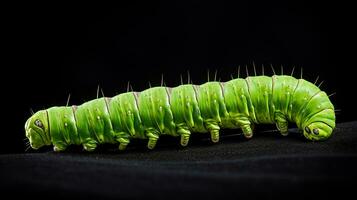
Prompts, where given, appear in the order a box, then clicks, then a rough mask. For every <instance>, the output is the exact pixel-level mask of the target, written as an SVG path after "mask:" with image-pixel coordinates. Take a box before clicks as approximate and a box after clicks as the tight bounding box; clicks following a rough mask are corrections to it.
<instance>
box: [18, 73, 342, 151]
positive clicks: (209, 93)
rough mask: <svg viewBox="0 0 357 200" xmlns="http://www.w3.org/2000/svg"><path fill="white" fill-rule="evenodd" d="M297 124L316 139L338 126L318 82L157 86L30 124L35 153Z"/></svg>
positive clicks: (50, 113)
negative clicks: (48, 148) (50, 147)
mask: <svg viewBox="0 0 357 200" xmlns="http://www.w3.org/2000/svg"><path fill="white" fill-rule="evenodd" d="M288 122H293V123H296V125H297V127H298V128H299V129H300V130H302V132H303V135H304V136H305V137H306V138H307V139H309V140H314V141H317V140H324V139H327V138H329V137H330V136H331V134H332V132H333V130H334V128H335V110H334V106H333V104H332V103H331V101H330V99H329V96H328V95H327V94H326V93H325V92H324V91H321V90H320V89H319V87H318V86H316V85H315V84H313V83H311V82H308V81H306V80H304V79H302V78H300V79H296V78H294V77H293V76H292V75H291V76H289V75H275V72H274V75H273V76H271V77H269V76H264V72H263V75H261V76H247V77H246V78H244V79H243V78H239V77H238V78H236V79H232V80H230V81H227V82H218V81H208V82H207V83H204V84H202V85H193V84H182V85H179V86H177V87H163V86H161V87H152V88H149V89H146V90H144V91H142V92H134V91H131V92H126V93H122V94H119V95H117V96H114V97H112V98H109V97H103V98H97V99H94V100H92V101H88V102H85V103H83V104H82V105H79V106H61V107H51V108H49V109H46V110H40V111H38V112H36V113H35V114H33V115H32V116H31V117H30V118H29V119H28V120H27V121H26V124H25V131H26V137H27V138H28V140H29V143H30V146H31V147H32V148H33V149H38V148H40V147H42V146H44V145H53V146H54V151H63V150H65V149H66V147H68V146H69V145H72V144H74V145H83V148H84V149H85V150H87V151H93V150H95V149H96V147H97V145H98V144H102V143H112V144H114V143H119V149H120V150H124V149H125V148H126V147H127V145H128V144H129V143H130V140H131V139H132V138H139V139H147V140H148V143H147V147H148V148H149V149H153V148H154V147H155V145H156V143H157V141H158V139H159V137H160V135H163V134H167V135H171V136H177V137H180V143H181V145H182V146H186V145H187V144H188V141H189V139H190V135H191V133H193V132H198V133H210V136H211V140H212V142H214V143H216V142H218V141H219V131H220V129H221V128H228V129H236V128H240V129H242V131H243V135H244V136H245V137H246V138H251V137H252V136H253V129H252V125H253V124H276V127H277V129H278V130H279V131H280V133H281V134H282V135H287V134H288Z"/></svg>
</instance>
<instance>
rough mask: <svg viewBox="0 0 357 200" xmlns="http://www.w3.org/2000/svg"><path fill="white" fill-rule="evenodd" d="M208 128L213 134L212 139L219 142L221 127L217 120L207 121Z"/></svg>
mask: <svg viewBox="0 0 357 200" xmlns="http://www.w3.org/2000/svg"><path fill="white" fill-rule="evenodd" d="M206 128H207V129H208V131H209V132H210V134H211V141H212V142H214V143H217V142H218V141H219V130H220V127H219V126H218V124H217V122H216V121H207V122H206Z"/></svg>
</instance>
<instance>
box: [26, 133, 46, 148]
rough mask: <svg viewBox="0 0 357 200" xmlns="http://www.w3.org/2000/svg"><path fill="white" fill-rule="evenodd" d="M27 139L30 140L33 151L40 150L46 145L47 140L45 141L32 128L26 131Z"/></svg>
mask: <svg viewBox="0 0 357 200" xmlns="http://www.w3.org/2000/svg"><path fill="white" fill-rule="evenodd" d="M26 137H27V138H28V139H29V141H30V146H31V148H33V149H39V148H40V147H42V146H44V145H45V140H43V138H42V136H41V134H40V133H38V132H37V131H36V130H34V129H32V128H29V129H27V130H26Z"/></svg>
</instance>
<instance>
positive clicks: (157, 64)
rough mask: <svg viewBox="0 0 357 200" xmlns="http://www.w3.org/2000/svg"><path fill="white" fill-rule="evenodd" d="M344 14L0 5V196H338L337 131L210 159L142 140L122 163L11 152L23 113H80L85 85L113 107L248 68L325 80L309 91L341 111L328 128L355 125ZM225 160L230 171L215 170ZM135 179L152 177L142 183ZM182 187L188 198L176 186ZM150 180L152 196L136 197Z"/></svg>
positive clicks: (257, 6) (349, 166) (153, 5)
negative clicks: (323, 138)
mask: <svg viewBox="0 0 357 200" xmlns="http://www.w3.org/2000/svg"><path fill="white" fill-rule="evenodd" d="M350 8H354V7H351V6H349V5H343V4H342V3H339V4H336V2H334V3H329V2H323V3H319V2H315V3H312V2H310V1H306V2H304V1H296V2H294V1H286V2H271V1H266V2H265V1H262V2H259V1H248V2H245V1H234V2H224V1H217V2H216V1H195V0H192V1H187V2H186V1H145V2H139V1H129V2H125V3H117V4H116V5H109V4H108V5H104V4H101V5H98V4H89V3H83V4H76V5H74V4H73V3H71V4H60V3H50V4H48V3H47V4H46V3H38V4H34V3H30V4H23V3H19V4H17V5H11V6H9V7H7V6H4V7H3V9H4V12H3V14H4V17H3V24H2V31H3V33H5V34H4V35H5V36H3V41H4V44H3V46H2V47H3V49H4V54H3V57H4V61H7V62H5V63H4V64H3V65H2V68H1V69H2V71H1V80H0V81H1V85H2V100H4V102H5V103H4V104H3V107H2V110H3V111H5V113H6V115H4V121H2V122H3V123H2V125H1V127H2V131H1V139H2V141H1V145H0V148H1V152H2V153H7V155H3V156H2V157H1V160H0V161H1V162H2V164H3V165H4V167H3V168H2V170H0V172H2V173H3V174H2V175H3V178H0V179H2V180H3V181H2V182H1V181H0V185H1V186H2V187H5V189H10V190H9V191H8V192H9V193H11V194H17V191H18V190H21V191H24V190H25V191H27V192H33V193H32V195H33V196H36V197H37V195H39V194H43V191H45V192H46V191H47V192H48V195H49V197H51V198H52V197H53V195H54V194H55V195H59V193H61V194H62V195H63V196H64V197H67V196H66V193H64V192H68V196H71V195H73V194H77V195H79V196H81V195H82V194H83V193H84V192H83V191H86V190H88V188H96V189H104V190H103V191H104V192H103V191H102V193H106V195H107V196H110V197H118V196H117V193H120V192H121V191H119V190H114V189H113V190H112V188H115V186H113V184H119V185H120V186H122V187H124V188H127V194H128V195H129V196H126V197H128V198H129V197H130V195H131V197H132V196H134V197H144V196H145V195H146V194H144V193H140V192H138V193H136V191H135V190H133V188H132V187H131V184H133V185H135V184H138V185H139V186H140V187H143V188H144V189H145V188H146V190H151V189H153V190H156V191H158V188H157V187H161V186H163V188H164V189H166V190H165V192H163V193H164V194H165V195H166V196H161V197H168V198H172V197H173V196H175V194H178V193H179V194H178V196H176V198H180V197H182V196H184V197H185V195H190V194H187V193H184V191H181V192H180V190H172V192H176V193H171V189H172V188H170V184H171V183H172V182H174V183H175V184H176V185H173V186H175V187H176V186H177V187H179V188H180V189H182V190H185V189H187V190H189V191H195V190H196V189H197V190H199V191H201V193H200V192H198V193H196V195H198V196H199V195H200V194H203V193H204V194H206V196H207V197H209V196H210V194H211V193H205V187H206V186H207V188H208V189H207V190H209V191H215V192H217V193H215V194H216V196H218V197H219V196H220V195H221V193H219V192H218V190H215V188H216V187H219V188H220V189H222V191H221V192H223V193H224V192H225V191H224V188H226V190H227V191H231V192H233V193H234V194H235V193H237V194H240V193H241V190H235V187H234V184H237V183H239V184H240V185H239V186H241V187H243V188H246V189H247V190H246V193H244V194H246V195H247V196H248V197H249V196H250V195H251V194H252V195H253V193H254V194H255V196H257V194H258V193H255V191H257V192H259V191H263V193H262V194H261V196H265V195H266V194H272V193H274V194H275V191H279V190H280V188H282V189H281V192H284V191H285V192H286V193H287V194H288V195H287V196H288V197H289V198H290V197H291V196H290V195H289V193H290V192H293V193H294V194H296V195H297V196H295V197H297V198H299V197H300V196H302V197H308V196H309V194H308V193H305V191H309V192H311V191H312V192H315V187H316V188H317V190H319V191H320V189H323V190H327V191H330V192H335V194H337V195H339V194H340V192H339V191H338V190H337V189H336V188H338V189H340V190H341V191H344V190H346V188H345V186H347V185H348V184H347V182H348V181H351V180H353V179H354V178H355V177H356V173H355V170H354V169H355V168H354V166H355V165H356V163H355V161H356V154H355V152H356V137H355V130H356V125H355V123H347V124H344V125H343V126H342V125H341V128H339V129H338V130H337V131H336V132H338V133H344V134H338V135H337V136H336V137H334V138H335V139H333V140H329V141H327V142H326V143H319V145H317V144H313V143H308V142H306V141H305V140H302V139H301V138H300V137H294V136H292V137H288V138H285V139H283V138H280V137H279V136H276V135H274V134H273V135H267V136H261V137H256V138H253V140H251V141H249V142H245V140H242V138H235V139H234V138H233V139H231V138H230V137H228V138H222V141H223V143H224V145H212V146H211V145H209V144H210V143H209V142H208V139H207V138H206V140H203V142H202V141H201V140H199V139H202V138H196V139H197V140H195V139H193V142H192V147H190V148H189V149H181V148H179V147H178V146H177V145H176V146H175V145H173V143H175V144H176V143H177V140H174V139H172V140H167V142H168V143H167V145H166V143H165V142H162V143H160V145H162V146H160V145H159V149H155V151H154V152H152V153H150V152H148V151H147V150H145V145H146V141H140V142H141V143H140V142H139V144H137V147H138V149H136V148H135V147H136V146H135V145H134V147H130V148H131V149H130V150H128V152H126V153H127V155H128V156H125V155H126V154H120V153H118V152H112V151H109V152H107V151H104V153H103V151H99V152H95V153H94V154H85V153H84V152H81V151H80V150H79V151H75V152H74V153H72V152H68V153H64V154H60V155H56V154H54V153H52V152H51V150H50V149H45V150H43V151H31V150H29V151H28V152H26V153H25V154H14V153H23V152H24V151H25V142H26V141H24V140H23V139H24V138H25V132H24V124H25V121H26V120H27V118H28V117H30V116H31V114H30V108H32V109H33V110H34V111H38V110H40V109H45V108H48V107H51V106H58V105H62V106H63V105H65V104H66V101H67V97H68V94H69V93H70V94H71V99H70V104H76V105H79V104H82V103H83V102H85V101H88V100H91V99H94V98H96V93H97V86H98V85H100V87H101V88H103V91H104V93H105V95H106V96H114V95H116V94H119V93H122V92H125V91H126V87H127V83H128V81H130V83H131V85H132V87H133V89H134V90H135V91H142V90H144V89H147V88H148V87H149V82H150V83H151V85H152V86H158V85H160V82H161V74H163V75H164V80H165V83H166V85H167V86H171V87H173V86H177V85H179V84H180V74H182V75H183V80H184V81H187V75H186V74H187V71H189V72H190V75H191V79H192V80H193V83H194V84H201V83H204V82H206V81H207V71H208V70H209V71H210V73H211V78H213V76H214V75H213V74H214V72H215V71H216V70H217V74H218V77H219V78H220V79H221V81H227V80H230V75H231V74H236V72H237V67H238V66H239V65H240V66H241V67H242V68H243V69H244V67H245V65H247V66H248V69H249V74H250V75H254V72H253V68H252V63H253V62H254V63H255V65H256V66H257V71H258V73H260V70H261V65H262V64H264V66H265V71H266V74H268V75H272V72H271V70H270V67H269V65H270V64H273V65H274V66H275V70H276V72H277V73H280V66H281V65H282V66H283V67H284V72H285V73H290V72H291V70H292V67H293V66H295V76H296V77H299V76H300V73H299V71H300V69H301V68H303V71H304V73H303V74H304V75H303V77H304V78H305V79H307V80H309V81H312V82H313V81H314V80H315V79H316V77H317V76H319V77H320V81H321V80H324V83H323V85H322V87H321V88H322V90H325V91H326V92H327V93H328V94H331V93H334V92H336V95H334V96H332V97H331V100H332V102H333V103H334V105H335V107H336V109H340V110H341V112H339V114H338V115H337V122H338V123H341V122H346V121H353V120H356V119H357V118H356V116H355V115H354V112H355V110H356V109H355V106H354V103H355V101H354V97H353V95H354V93H355V85H356V84H355V74H354V63H353V62H350V61H351V60H353V59H354V50H353V49H348V48H347V47H348V46H352V47H353V45H352V40H349V39H348V36H349V35H352V34H351V32H350V29H351V28H353V27H354V26H355V23H354V22H353V19H354V18H353V17H352V16H351V15H352V14H353V12H350ZM351 21H352V22H351ZM241 74H245V70H242V71H241ZM270 128H271V127H270ZM273 128H274V127H273ZM170 145H172V146H173V147H172V149H171V147H169V146H170ZM233 149H234V151H233ZM227 160H230V161H231V163H230V164H229V163H228V164H225V163H226V162H227ZM196 161H197V163H196ZM200 163H201V164H200ZM202 163H203V164H202ZM196 164H197V165H196ZM206 164H207V166H206ZM128 166H129V167H128ZM182 166H183V167H184V168H185V166H186V168H185V169H186V170H183V169H182ZM81 167H82V168H83V169H81ZM118 167H119V168H120V169H121V170H118V169H119V168H118ZM201 167H203V168H201ZM146 168H147V169H149V170H151V169H152V170H154V171H153V172H152V173H150V171H149V172H148V173H147V171H146V170H145V169H146ZM161 168H165V169H162V170H161ZM168 169H169V170H168ZM170 169H171V171H170ZM155 170H156V171H155ZM191 170H193V171H194V173H193V172H191ZM216 170H217V172H218V171H219V172H223V174H224V173H226V174H225V175H227V176H226V177H225V176H224V177H219V173H217V174H216V173H215V172H214V173H213V172H212V171H216ZM56 171H57V173H56ZM211 172H212V173H211ZM240 172H242V173H240ZM100 173H103V174H100ZM195 173H201V175H202V177H201V178H202V179H201V178H198V179H197V177H196V175H197V174H195ZM138 174H139V175H138ZM212 174H213V175H217V177H212ZM257 174H259V175H257ZM88 175H89V176H88ZM91 175H93V176H91ZM221 175H222V174H221ZM34 176H38V177H34ZM123 176H124V177H123ZM236 176H242V177H244V180H242V179H239V178H237V177H236ZM83 177H84V178H83ZM90 177H93V178H94V179H95V180H96V181H97V182H95V181H94V182H91V180H90ZM117 177H123V180H125V181H127V182H125V184H124V183H122V182H121V180H120V179H118V180H117ZM142 177H144V178H142ZM259 177H260V178H259ZM341 177H342V178H341ZM146 178H147V179H146ZM71 179H73V181H71ZM167 180H168V181H167ZM171 180H172V182H171ZM190 180H191V182H190V183H191V184H192V187H191V186H190V185H186V184H184V183H186V182H187V181H190ZM217 180H218V181H221V183H222V184H220V185H217V184H216V183H217ZM36 181H37V182H36ZM150 181H152V182H151V183H155V184H158V185H150V186H149V187H147V186H148V184H147V183H150ZM165 181H166V182H165ZM246 183H248V185H246ZM18 184H22V185H20V186H19V185H18ZM225 184H227V185H225ZM256 184H258V186H256ZM319 184H321V185H320V187H318V185H319ZM109 185H111V186H109ZM183 185H184V186H185V187H181V186H183ZM38 186H41V187H40V188H38ZM107 186H109V187H107ZM171 186H172V185H171ZM226 186H227V187H226ZM325 186H327V187H326V188H327V189H326V188H324V187H325ZM350 186H352V185H350ZM255 187H257V188H256V190H255ZM334 188H335V190H334ZM36 189H37V190H36ZM105 189H106V190H105ZM142 191H143V190H142ZM300 191H301V192H300ZM348 191H349V192H353V191H352V190H350V189H348ZM62 192H63V193H62ZM100 192H101V191H95V190H94V189H93V190H91V191H90V192H88V193H87V195H89V196H90V195H91V194H99V197H102V196H101V193H100ZM252 192H253V193H252ZM264 192H265V193H264ZM345 192H346V191H344V192H343V193H345ZM26 194H28V193H26ZM159 194H160V192H158V193H154V194H153V195H154V196H155V195H159ZM173 194H174V195H173ZM278 194H279V193H278ZM298 194H300V195H298ZM316 194H317V195H320V193H316ZM325 194H327V195H328V194H329V193H328V192H326V193H325ZM29 195H31V193H29ZM216 196H211V198H213V197H216ZM253 196H254V195H253ZM124 197H125V195H124Z"/></svg>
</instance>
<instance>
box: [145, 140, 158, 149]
mask: <svg viewBox="0 0 357 200" xmlns="http://www.w3.org/2000/svg"><path fill="white" fill-rule="evenodd" d="M156 143H157V138H150V139H149V141H148V145H147V146H148V149H150V150H151V149H154V148H155V146H156Z"/></svg>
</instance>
